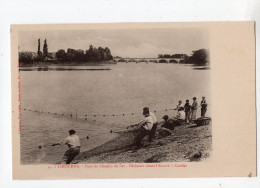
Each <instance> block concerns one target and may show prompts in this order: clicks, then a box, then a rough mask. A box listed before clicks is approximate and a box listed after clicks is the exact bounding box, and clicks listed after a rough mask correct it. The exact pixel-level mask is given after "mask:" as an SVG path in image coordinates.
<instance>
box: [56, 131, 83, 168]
mask: <svg viewBox="0 0 260 188" xmlns="http://www.w3.org/2000/svg"><path fill="white" fill-rule="evenodd" d="M75 133H76V131H75V130H73V129H72V130H69V135H70V136H68V137H66V138H64V139H63V140H61V141H60V142H58V143H55V144H52V146H56V145H65V144H66V145H68V147H69V149H68V150H67V151H66V152H65V153H64V156H63V159H62V160H63V161H64V162H66V164H70V163H71V161H72V160H73V159H74V158H75V157H76V156H77V155H78V154H79V152H80V141H79V137H78V136H77V135H76V134H75Z"/></svg>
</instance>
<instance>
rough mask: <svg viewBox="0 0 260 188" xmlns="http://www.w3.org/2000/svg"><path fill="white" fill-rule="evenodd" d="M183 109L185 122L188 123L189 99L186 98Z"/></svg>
mask: <svg viewBox="0 0 260 188" xmlns="http://www.w3.org/2000/svg"><path fill="white" fill-rule="evenodd" d="M184 111H185V122H186V123H190V121H191V119H190V112H191V105H190V102H189V100H186V103H185V105H184Z"/></svg>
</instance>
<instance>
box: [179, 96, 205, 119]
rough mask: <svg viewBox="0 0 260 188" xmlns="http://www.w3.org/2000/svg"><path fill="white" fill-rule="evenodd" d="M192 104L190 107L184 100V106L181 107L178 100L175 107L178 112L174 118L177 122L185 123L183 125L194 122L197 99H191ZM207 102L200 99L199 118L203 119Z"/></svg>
mask: <svg viewBox="0 0 260 188" xmlns="http://www.w3.org/2000/svg"><path fill="white" fill-rule="evenodd" d="M192 99H193V103H192V105H190V102H189V100H188V99H187V100H186V103H185V105H184V106H183V104H182V101H181V100H180V101H179V103H178V105H177V107H176V108H175V110H178V113H177V116H176V118H177V119H179V120H183V121H185V123H193V122H194V120H196V114H197V110H198V107H199V105H198V102H197V98H196V97H193V98H192ZM207 106H208V104H207V102H206V97H204V96H203V97H202V100H201V102H200V107H201V117H202V118H204V117H205V114H206V111H207Z"/></svg>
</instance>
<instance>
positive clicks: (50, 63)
mask: <svg viewBox="0 0 260 188" xmlns="http://www.w3.org/2000/svg"><path fill="white" fill-rule="evenodd" d="M107 64H116V62H115V61H114V60H109V61H89V62H62V61H44V62H34V63H32V64H25V63H23V62H19V67H46V66H102V65H107Z"/></svg>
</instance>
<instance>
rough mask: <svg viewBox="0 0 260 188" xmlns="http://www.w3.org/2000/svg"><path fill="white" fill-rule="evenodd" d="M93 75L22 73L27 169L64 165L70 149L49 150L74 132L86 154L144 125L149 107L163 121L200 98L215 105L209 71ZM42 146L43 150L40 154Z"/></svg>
mask: <svg viewBox="0 0 260 188" xmlns="http://www.w3.org/2000/svg"><path fill="white" fill-rule="evenodd" d="M63 68H64V69H63ZM73 69H77V70H78V71H75V70H73ZM90 69H93V66H79V67H69V68H68V67H59V68H58V69H55V66H52V67H50V69H43V70H45V71H37V69H32V71H28V68H27V69H26V71H20V82H21V109H22V110H21V163H22V164H55V163H57V162H58V161H60V160H61V158H62V156H63V153H64V151H65V150H66V149H67V148H66V146H55V147H53V146H50V144H51V143H55V142H57V141H60V140H61V139H62V138H64V137H66V136H68V130H70V129H75V130H76V132H77V133H76V134H77V135H79V137H80V138H81V144H82V148H81V151H86V150H89V149H91V148H93V147H96V146H98V145H100V144H102V143H105V142H107V141H109V140H111V139H113V138H115V137H116V136H117V134H116V133H114V132H116V131H120V130H126V126H128V125H130V124H133V123H136V122H138V121H140V120H142V119H143V116H142V108H143V107H145V106H148V107H149V108H150V110H151V111H156V112H155V115H156V116H157V118H158V120H159V121H161V118H162V116H163V115H165V114H167V115H169V116H174V115H176V111H174V110H168V109H172V108H175V107H176V105H177V103H178V100H182V101H183V102H184V101H185V100H186V99H189V100H190V103H191V101H192V97H194V96H196V97H197V98H198V102H200V100H201V97H202V96H206V100H207V102H208V103H209V104H210V70H207V69H205V70H204V69H201V68H198V67H196V68H194V67H193V66H192V65H181V64H157V63H148V64H146V63H138V64H136V63H127V64H126V63H118V64H111V65H104V66H100V68H99V66H95V68H94V69H95V70H90ZM98 69H102V70H98ZM40 70H42V69H40ZM67 70H69V71H67ZM55 113H56V114H55ZM199 114H200V110H198V113H197V116H199ZM207 115H208V116H210V105H209V108H208V112H207ZM111 131H112V133H111ZM87 136H88V138H89V139H87V138H86V137H87ZM39 145H41V146H43V147H42V148H41V149H39V148H38V146H39Z"/></svg>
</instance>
